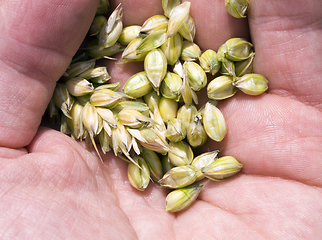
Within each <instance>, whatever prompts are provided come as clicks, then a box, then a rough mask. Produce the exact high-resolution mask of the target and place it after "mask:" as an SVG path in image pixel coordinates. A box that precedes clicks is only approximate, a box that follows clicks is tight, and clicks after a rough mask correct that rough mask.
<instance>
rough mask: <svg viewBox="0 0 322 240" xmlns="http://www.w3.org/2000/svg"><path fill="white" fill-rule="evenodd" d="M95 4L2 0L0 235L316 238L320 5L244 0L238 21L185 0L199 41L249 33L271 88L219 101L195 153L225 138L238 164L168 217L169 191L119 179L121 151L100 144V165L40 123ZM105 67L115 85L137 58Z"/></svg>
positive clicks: (133, 6) (129, 18)
mask: <svg viewBox="0 0 322 240" xmlns="http://www.w3.org/2000/svg"><path fill="white" fill-rule="evenodd" d="M97 2H98V1H95V2H94V1H92V0H77V1H76V0H47V1H43V0H33V1H23V0H13V1H12V0H3V1H2V2H1V6H0V18H1V21H0V30H1V35H0V42H1V44H0V61H1V64H0V71H1V76H0V102H1V106H0V131H1V134H0V212H1V216H0V239H151V238H152V237H155V236H157V238H158V239H321V238H322V204H321V200H320V199H321V197H322V191H321V186H322V178H321V170H322V161H321V159H322V152H321V147H322V137H321V136H322V129H321V124H322V121H321V119H322V113H321V108H322V105H321V103H322V102H321V99H322V98H321V97H322V96H321V95H322V86H321V83H320V82H321V74H322V67H321V64H320V63H321V62H322V56H321V54H320V53H321V51H322V45H321V41H320V40H321V37H322V20H321V15H322V2H321V1H320V0H308V1H300V0H292V1H291V0H272V1H269V2H267V1H264V0H256V1H255V0H249V2H250V6H251V9H250V11H249V16H248V22H249V26H247V24H248V22H247V20H240V19H233V18H232V17H230V16H229V15H228V14H227V12H226V9H225V7H224V4H223V2H224V1H223V0H216V1H207V0H198V1H197V0H191V15H192V17H193V18H194V20H195V22H196V27H197V37H196V42H197V43H198V44H199V45H200V47H201V48H202V49H203V50H205V49H207V48H212V49H215V50H217V49H218V47H219V46H220V45H221V44H222V43H223V42H225V41H226V40H227V39H228V38H230V37H246V38H248V37H249V36H251V39H252V42H253V43H254V46H255V48H256V60H255V72H257V73H261V74H263V75H264V76H265V77H266V78H267V79H268V80H269V91H268V92H267V93H265V94H263V95H261V96H259V97H251V96H246V95H245V94H242V93H238V94H237V95H236V96H234V97H233V98H231V99H227V100H224V101H222V102H220V103H219V105H218V107H219V108H220V110H221V111H222V112H223V114H224V116H225V118H226V121H227V125H228V134H227V136H226V138H225V139H224V141H223V142H221V143H213V142H209V143H208V144H207V145H206V146H204V149H205V150H210V149H220V148H222V147H224V148H223V151H222V155H232V156H234V157H235V158H236V159H238V160H239V161H240V162H241V163H242V164H243V165H244V167H243V169H242V171H241V172H240V174H238V175H237V176H235V177H233V178H231V179H229V180H226V181H223V182H210V181H207V180H205V181H204V183H205V185H204V187H203V189H202V191H201V194H200V196H199V198H198V200H197V201H196V202H195V203H194V204H193V205H192V206H191V207H190V208H189V210H187V211H185V212H182V213H178V214H171V213H167V212H166V211H165V207H164V202H165V196H166V194H167V193H168V190H167V189H160V188H157V187H156V186H157V185H156V184H153V183H152V184H150V186H149V187H148V189H147V190H146V191H144V192H138V191H137V190H135V189H134V188H133V187H131V186H130V184H129V182H128V180H127V176H126V168H127V163H125V162H124V161H121V160H120V159H117V158H115V157H114V156H113V155H112V154H107V155H105V156H104V164H102V163H101V162H100V160H99V158H98V157H97V156H96V155H95V153H94V152H93V151H92V149H90V150H89V151H88V150H86V149H85V147H84V146H83V145H82V144H79V143H77V142H75V141H74V140H72V139H71V138H69V137H68V136H66V135H63V134H61V133H59V132H57V131H55V130H50V129H47V128H44V127H40V128H39V125H40V122H41V117H42V115H43V113H44V111H45V109H46V106H47V104H48V102H49V100H50V98H51V96H52V92H53V90H54V86H55V82H56V81H57V80H58V79H59V77H60V76H61V75H62V73H63V72H64V71H65V69H66V68H67V66H68V64H69V62H70V60H71V58H72V56H73V54H74V53H75V51H76V50H77V48H78V47H79V45H80V43H81V41H82V39H83V37H84V36H85V34H86V32H87V30H88V28H89V26H90V23H91V21H92V19H93V17H94V14H95V9H96V6H97ZM119 2H120V1H114V2H112V4H111V5H112V8H114V7H115V6H117V4H118V3H119ZM122 4H123V8H124V15H123V16H124V25H129V24H142V23H143V21H144V20H146V19H147V18H148V17H150V16H152V15H154V14H162V10H161V1H159V0H158V1H157V0H155V1H143V0H137V1H125V0H124V1H122ZM205 16H207V17H205ZM209 19H211V21H210V20H209ZM248 29H249V31H248ZM108 70H109V72H110V74H111V76H112V78H113V79H114V81H121V80H122V81H123V82H124V81H126V79H127V78H128V77H129V76H131V74H133V73H134V72H137V70H138V64H129V65H126V66H119V65H116V64H115V63H110V62H109V63H108Z"/></svg>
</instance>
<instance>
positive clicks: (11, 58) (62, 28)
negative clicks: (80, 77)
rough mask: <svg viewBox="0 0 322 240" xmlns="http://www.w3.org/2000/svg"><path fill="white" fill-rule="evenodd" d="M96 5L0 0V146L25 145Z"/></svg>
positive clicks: (69, 0)
mask: <svg viewBox="0 0 322 240" xmlns="http://www.w3.org/2000/svg"><path fill="white" fill-rule="evenodd" d="M96 7H97V1H90V0H81V1H75V0H63V1H60V0H49V1H41V0H37V1H23V0H21V1H20V0H15V1H9V0H7V1H2V3H1V7H0V12H1V15H0V18H1V19H0V20H1V21H0V22H1V24H0V30H1V36H0V42H1V44H0V61H1V65H0V66H1V67H0V71H1V76H0V102H1V107H0V129H1V133H2V134H1V136H0V146H5V147H11V148H19V147H23V146H26V145H28V144H29V143H30V141H31V140H32V138H33V137H34V135H35V133H36V131H37V128H38V126H39V124H40V121H41V116H42V115H43V113H44V111H45V109H46V106H47V104H48V102H49V99H50V98H51V95H52V92H53V89H54V86H55V82H56V81H57V80H58V79H59V77H60V76H61V75H62V74H63V72H64V71H65V69H66V68H67V66H68V64H69V62H70V60H71V58H72V56H73V55H74V53H75V52H76V50H77V48H78V47H79V45H80V43H81V41H82V39H83V37H84V36H85V34H86V32H87V30H88V28H89V26H90V24H91V20H92V18H93V16H94V14H95V10H96Z"/></svg>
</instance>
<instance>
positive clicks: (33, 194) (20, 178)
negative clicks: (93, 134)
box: [0, 128, 135, 239]
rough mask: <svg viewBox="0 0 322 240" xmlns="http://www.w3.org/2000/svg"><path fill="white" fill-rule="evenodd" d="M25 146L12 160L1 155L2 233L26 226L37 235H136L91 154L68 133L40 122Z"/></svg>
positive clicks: (102, 171) (105, 176)
mask: <svg viewBox="0 0 322 240" xmlns="http://www.w3.org/2000/svg"><path fill="white" fill-rule="evenodd" d="M28 151H29V154H26V155H24V156H21V157H18V158H16V159H14V160H13V159H3V158H0V160H1V161H0V181H1V189H0V201H1V207H2V214H3V215H4V216H6V221H1V222H0V226H1V229H6V231H5V235H6V236H9V235H10V234H12V233H13V232H14V233H20V235H25V234H26V232H25V231H26V229H28V230H29V231H31V232H32V233H33V236H34V238H36V239H39V238H40V239H41V238H44V236H46V237H45V238H52V236H53V235H55V236H57V237H58V238H60V239H66V238H70V237H71V236H73V237H72V238H75V239H82V238H88V239H90V238H94V239H100V238H103V239H118V238H121V239H134V238H135V237H133V236H135V232H134V231H133V229H132V227H131V225H130V222H129V220H128V218H127V216H126V215H125V214H124V213H123V210H122V209H121V208H120V207H119V202H118V199H117V197H116V195H115V192H114V189H113V186H112V184H111V179H110V178H109V176H108V174H107V173H106V171H105V169H104V168H103V167H102V164H101V163H100V161H99V159H98V158H97V157H96V156H94V155H93V154H91V153H90V152H88V151H87V150H86V149H85V148H83V147H82V146H81V145H80V144H79V143H77V142H76V141H74V140H72V139H71V138H69V137H68V136H65V135H64V134H62V133H59V132H57V131H55V130H49V129H44V128H41V129H40V130H39V131H38V133H37V135H36V137H35V138H34V139H33V141H32V142H31V144H30V146H29V147H28ZM26 216H27V217H26ZM111 216H113V217H111ZM22 226H23V227H22ZM52 226H55V228H52ZM66 229H68V230H66ZM80 229H81V231H80ZM80 232H81V233H80ZM66 234H68V236H66ZM38 235H39V237H38ZM40 235H41V236H40ZM47 236H48V237H47ZM9 238H10V237H9Z"/></svg>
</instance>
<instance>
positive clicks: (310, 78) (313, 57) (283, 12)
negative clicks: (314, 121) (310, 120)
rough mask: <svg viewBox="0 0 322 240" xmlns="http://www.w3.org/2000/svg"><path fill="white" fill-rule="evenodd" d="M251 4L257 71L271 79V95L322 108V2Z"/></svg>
mask: <svg viewBox="0 0 322 240" xmlns="http://www.w3.org/2000/svg"><path fill="white" fill-rule="evenodd" d="M249 2H250V12H249V23H250V30H251V34H252V40H253V42H254V46H255V50H256V58H255V71H257V72H258V73H262V74H263V75H265V76H266V77H267V78H268V79H269V83H270V92H271V93H276V94H279V95H281V96H289V97H292V98H296V99H299V100H300V101H302V102H304V103H307V104H310V105H313V106H318V107H319V108H321V104H320V101H321V96H322V86H321V84H320V79H319V78H320V76H321V74H322V67H321V64H320V63H321V61H322V55H321V54H320V52H321V51H322V45H321V37H322V24H321V15H322V2H321V1H319V0H311V1H305V2H303V1H300V0H296V1H291V0H283V1H278V0H274V1H270V2H269V4H268V3H267V1H254V0H250V1H249Z"/></svg>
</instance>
